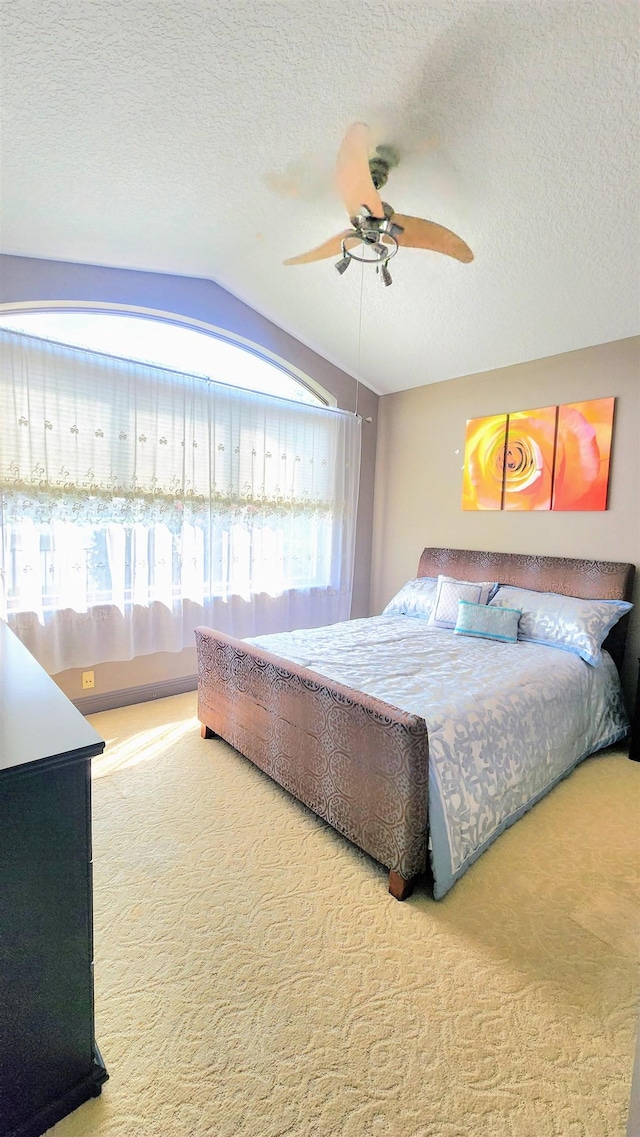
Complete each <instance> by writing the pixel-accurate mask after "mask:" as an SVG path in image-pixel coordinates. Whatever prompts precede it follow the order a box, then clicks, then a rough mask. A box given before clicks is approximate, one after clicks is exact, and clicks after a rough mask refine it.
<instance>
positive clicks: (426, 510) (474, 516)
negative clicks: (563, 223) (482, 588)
mask: <svg viewBox="0 0 640 1137" xmlns="http://www.w3.org/2000/svg"><path fill="white" fill-rule="evenodd" d="M606 395H615V396H616V399H617V402H616V411H615V421H614V436H613V452H612V463H611V477H610V482H609V503H608V505H609V507H608V509H607V510H606V512H602V513H553V512H549V511H545V512H539V513H524V512H523V513H518V512H504V511H502V512H501V511H497V512H478V513H476V512H463V511H462V508H461V503H460V499H461V488H462V460H463V449H464V433H465V424H466V420H467V419H469V418H475V417H477V416H480V415H488V414H497V413H500V412H503V411H518V410H526V409H528V408H530V407H539V406H547V405H550V404H557V403H568V402H577V401H579V400H583V399H597V398H602V397H604V396H606ZM639 451H640V338H631V339H625V340H618V341H616V342H615V343H608V344H601V345H599V346H597V347H590V348H584V349H582V350H581V351H573V352H568V353H566V354H564V355H557V356H552V357H550V358H548V359H537V360H534V361H532V362H531V363H523V364H518V365H516V366H513V367H504V368H500V370H498V371H489V372H484V373H482V374H478V375H469V376H465V377H464V378H461V379H452V380H450V381H449V382H447V383H436V384H431V385H429V386H426V387H417V388H415V389H413V390H410V391H403V392H401V393H398V394H394V395H385V396H384V397H383V398H382V399H381V400H380V412H379V421H378V458H377V467H376V487H375V505H374V536H373V558H372V592H371V600H372V606H371V611H372V612H374V613H375V612H379V611H381V609H382V607H383V606H384V605H385V604H386V603H387V601H388V600H389V598H390V597H391V596H392V595H393V594H394V592H395V591H397V589H398V588H399V587H400V585H401V584H402V583H403V582H404V581H405V580H408V579H409V577H411V576H415V573H416V568H417V564H418V558H419V556H420V551H421V550H422V548H423V547H424V546H425V545H435V546H439V545H442V546H451V547H454V548H460V549H488V550H495V551H497V552H510V553H539V554H545V553H546V554H548V555H550V556H575V557H590V558H594V559H599V560H611V561H632V562H634V563H635V564H636V565H638V566H639V568H638V570H637V575H636V587H635V596H634V601H635V604H636V608H635V610H634V612H633V613H632V621H631V625H630V634H629V640H628V644H627V656H626V662H625V674H624V680H625V687H626V690H627V692H628V693H629V692H630V690H631V686H632V683H633V682H635V675H636V674H637V658H638V654H639V653H640V463H639V456H638V455H639Z"/></svg>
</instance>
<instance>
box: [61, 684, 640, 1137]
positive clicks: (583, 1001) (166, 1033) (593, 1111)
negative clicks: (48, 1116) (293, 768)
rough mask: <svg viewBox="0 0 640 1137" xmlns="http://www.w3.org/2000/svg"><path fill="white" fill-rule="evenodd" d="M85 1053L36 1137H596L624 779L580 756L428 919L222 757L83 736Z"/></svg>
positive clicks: (630, 1012) (278, 795) (185, 745)
mask: <svg viewBox="0 0 640 1137" xmlns="http://www.w3.org/2000/svg"><path fill="white" fill-rule="evenodd" d="M92 722H93V723H94V725H95V727H96V728H97V730H98V731H99V732H100V733H101V735H102V736H103V737H104V738H105V739H106V740H107V743H108V746H107V749H106V751H105V755H104V756H103V758H102V759H98V760H96V761H95V762H94V861H95V864H94V880H95V984H96V1034H97V1038H98V1043H99V1045H100V1047H101V1050H102V1053H103V1056H104V1059H105V1061H106V1064H107V1067H108V1070H109V1074H110V1080H109V1081H108V1082H107V1084H106V1086H105V1087H104V1090H103V1093H102V1096H101V1097H100V1098H98V1099H96V1100H95V1101H92V1102H89V1103H87V1104H86V1105H84V1106H82V1107H81V1108H80V1109H79V1110H77V1111H76V1112H75V1113H74V1114H73V1115H71V1116H70V1117H69V1118H66V1119H65V1120H64V1121H62V1122H60V1123H59V1124H58V1125H56V1126H55V1127H54V1128H53V1129H52V1130H51V1131H50V1133H52V1134H54V1135H55V1137H81V1135H82V1137H84V1135H89V1134H91V1137H204V1135H207V1137H281V1135H285V1134H286V1135H291V1137H494V1135H495V1137H612V1135H616V1137H618V1135H622V1134H624V1131H625V1124H626V1116H627V1108H628V1101H629V1091H630V1079H631V1068H632V1055H633V1049H634V1036H635V1028H636V1024H637V1003H636V997H637V991H638V968H637V945H638V911H639V908H638V888H637V886H638V864H639V863H640V856H639V854H640V836H639V834H640V825H639V821H640V797H639V787H640V766H638V765H636V764H634V763H631V762H629V761H628V759H627V758H626V757H625V756H624V753H623V752H622V751H619V752H617V753H612V752H609V753H608V754H606V755H604V756H600V757H596V758H593V759H590V760H589V761H587V762H586V763H585V764H584V765H583V766H582V767H580V768H579V769H578V770H577V771H576V772H575V773H574V774H573V775H572V777H571V778H570V779H569V780H567V781H566V782H564V783H563V784H561V785H560V786H559V787H557V788H556V789H555V790H554V791H553V793H552V794H551V795H550V796H549V797H547V798H546V799H545V800H544V801H543V802H541V803H540V804H539V805H537V806H536V807H535V809H534V810H533V811H532V812H531V813H529V814H528V815H527V816H526V817H524V818H523V819H522V820H521V821H520V822H519V823H518V824H517V825H516V826H515V827H514V828H513V829H511V830H510V831H509V832H508V833H506V834H504V835H503V836H502V837H501V838H500V840H499V841H498V842H497V843H496V844H495V845H494V846H493V847H492V848H491V849H490V850H489V851H488V852H487V853H486V854H485V856H484V857H482V858H481V860H480V861H479V862H478V863H477V864H476V865H475V866H474V867H473V868H472V869H471V871H470V872H469V873H468V874H467V875H466V877H465V878H464V879H463V880H462V881H460V882H459V883H458V884H457V885H456V886H455V888H454V889H453V890H452V892H451V893H450V894H449V895H448V896H447V897H446V898H445V900H443V901H440V902H438V903H436V902H434V901H433V900H432V899H431V898H430V896H429V895H428V892H427V891H426V889H420V888H419V889H418V890H417V892H416V893H415V894H414V896H413V897H412V898H411V899H410V900H408V901H406V902H405V903H404V904H399V903H398V902H397V901H395V900H393V899H392V898H391V897H390V896H389V895H388V893H387V891H386V873H385V871H384V870H383V869H382V868H381V867H380V866H379V865H377V864H375V863H374V862H372V861H371V860H369V859H368V858H367V857H365V856H364V855H363V854H361V853H360V852H358V851H357V850H356V849H354V848H353V847H352V846H351V845H349V844H348V843H347V842H346V841H345V840H343V839H342V838H340V837H338V836H337V835H336V834H335V833H334V832H333V831H332V830H331V829H329V828H328V827H327V826H325V825H324V824H323V823H321V822H319V821H318V820H317V819H316V818H315V817H313V815H312V814H311V813H309V812H308V811H307V810H305V809H304V808H302V807H301V806H300V805H298V804H297V803H296V802H294V801H293V800H292V799H291V798H290V797H289V796H288V795H287V794H286V793H285V792H284V791H282V790H280V789H279V788H278V787H276V786H275V785H274V784H273V783H272V782H270V781H269V780H268V779H267V778H266V777H265V776H264V775H263V774H261V773H260V771H258V770H257V769H255V768H254V767H253V766H251V765H250V764H249V763H248V762H246V761H245V760H244V759H242V758H241V757H239V755H237V754H236V753H235V752H234V751H232V750H231V749H230V748H229V747H227V746H226V745H225V744H224V743H222V742H220V741H217V740H215V741H208V742H205V741H203V740H202V739H201V738H200V733H199V728H198V724H197V722H196V721H195V695H193V694H187V695H179V696H176V697H175V698H171V699H164V700H162V701H160V702H156V703H145V704H142V705H139V706H134V707H127V708H124V709H123V710H121V711H109V712H106V713H104V714H99V715H94V716H93V718H92Z"/></svg>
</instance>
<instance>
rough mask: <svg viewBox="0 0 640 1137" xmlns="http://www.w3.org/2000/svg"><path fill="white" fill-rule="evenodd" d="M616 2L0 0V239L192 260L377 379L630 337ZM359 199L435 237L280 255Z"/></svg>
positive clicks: (484, 365)
mask: <svg viewBox="0 0 640 1137" xmlns="http://www.w3.org/2000/svg"><path fill="white" fill-rule="evenodd" d="M639 12H640V9H639V8H638V5H637V3H636V0H631V2H626V0H515V2H514V0H395V2H394V3H393V4H390V3H386V2H382V0H316V2H315V3H309V2H308V0H216V2H215V3H214V2H213V0H212V2H211V3H207V2H205V0H185V2H175V3H164V2H163V3H156V2H154V0H110V2H109V3H87V2H83V0H8V2H7V3H6V4H5V5H4V6H3V17H2V18H3V22H4V24H5V27H4V31H3V35H2V40H1V47H0V51H1V54H2V59H1V63H2V70H3V74H4V79H3V85H4V94H3V131H2V202H1V205H2V225H1V230H0V244H1V251H3V252H5V253H13V254H19V255H23V256H31V257H42V258H52V259H58V260H70V261H79V262H86V263H92V264H104V265H111V266H119V267H126V268H136V269H147V270H152V271H157V272H165V273H177V274H181V275H188V276H199V277H207V278H211V279H213V280H215V281H217V282H218V283H219V284H221V285H223V286H224V287H225V288H227V289H229V290H230V291H231V292H232V293H234V294H235V295H236V296H238V297H240V298H241V299H242V300H244V301H245V302H246V303H247V304H250V305H251V306H252V307H253V308H255V309H257V310H258V311H259V312H261V313H263V314H264V315H265V316H267V317H269V318H270V319H271V320H273V321H274V322H275V323H276V324H278V325H280V326H281V327H283V328H285V329H286V330H287V331H289V332H291V333H292V334H293V335H295V336H297V338H298V339H300V340H302V341H303V342H305V343H306V344H308V345H309V346H311V347H312V348H314V349H315V350H316V351H318V352H320V353H321V354H322V355H324V356H326V357H327V358H328V359H330V360H332V361H333V362H334V363H336V364H338V365H339V366H341V367H343V368H344V369H345V370H346V371H349V372H351V373H352V374H358V375H359V377H360V378H361V379H362V380H363V381H364V382H366V383H368V384H369V386H371V387H373V389H374V390H377V391H379V392H382V393H384V392H390V391H396V390H402V389H405V388H408V387H414V386H418V385H421V384H425V383H432V382H438V381H442V380H446V379H450V378H453V377H455V376H458V375H464V374H469V373H472V372H476V371H484V370H488V369H491V368H495V367H500V366H505V365H508V364H512V363H517V362H520V361H523V360H528V359H534V358H539V357H542V356H547V355H553V354H556V353H559V352H565V351H570V350H573V349H575V348H580V347H584V346H587V345H590V344H596V343H602V342H606V341H608V340H615V339H620V338H623V337H625V336H629V335H633V334H636V333H637V332H638V331H639V330H640V329H639V319H638V314H639V303H638V300H639V266H640V251H639V235H640V226H639V223H638V222H639V217H640V209H639V201H638V189H639V186H640V179H639V178H638V173H639V171H638V153H640V138H639V137H638V133H639V132H638V125H639V108H638V90H637V86H636V82H637V81H636V78H635V73H634V67H635V65H636V64H637V53H638V43H639V39H640V36H639V27H638V18H639ZM355 121H364V122H367V123H368V124H369V126H370V127H371V131H372V138H373V141H374V143H377V142H386V143H392V144H394V145H395V146H396V147H397V149H398V151H399V153H400V164H399V166H398V167H397V169H395V170H393V171H392V172H391V174H390V177H389V182H388V184H387V186H386V187H385V189H384V192H383V195H382V196H383V197H384V198H385V200H388V201H390V202H391V203H392V205H393V206H394V207H395V209H396V210H398V212H400V213H406V214H414V215H417V216H421V217H427V218H431V219H432V220H435V221H438V222H440V223H441V224H443V225H446V226H448V227H449V228H451V229H453V230H455V232H457V233H459V234H460V235H461V236H462V237H464V239H465V240H466V241H467V243H468V244H469V245H470V246H471V248H472V249H473V251H474V253H475V260H474V262H473V263H472V264H461V263H459V262H457V261H454V260H452V259H450V258H448V257H445V256H441V255H438V254H435V253H431V252H425V251H421V250H414V249H401V250H400V252H399V253H398V255H397V257H396V258H395V259H394V260H393V261H392V262H391V265H390V267H391V269H392V275H393V278H394V283H393V285H392V286H391V287H388V288H384V287H383V285H382V284H381V281H380V278H379V276H376V274H375V270H374V269H373V268H371V267H367V268H366V269H364V270H361V269H360V268H359V266H356V265H352V266H351V268H350V271H349V272H347V273H345V275H344V276H340V275H339V274H338V273H337V272H336V270H335V268H334V260H323V261H320V262H317V263H315V264H312V265H305V266H296V267H284V266H283V265H282V263H281V262H282V261H283V259H285V258H286V257H290V256H293V255H295V254H296V253H301V252H304V251H305V250H306V249H309V248H311V247H313V246H314V245H317V244H319V243H321V242H322V241H324V240H325V239H326V238H328V237H330V236H331V235H332V234H335V233H338V232H339V231H340V230H342V229H343V228H345V226H346V225H348V220H347V217H346V214H345V211H344V207H343V205H342V203H341V201H340V198H339V196H338V193H337V189H336V187H335V184H334V175H333V165H334V161H335V156H336V152H337V150H338V147H339V145H340V141H341V139H342V136H343V134H344V132H345V130H346V128H347V127H348V126H349V125H350V124H351V123H353V122H355Z"/></svg>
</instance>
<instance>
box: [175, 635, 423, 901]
mask: <svg viewBox="0 0 640 1137" xmlns="http://www.w3.org/2000/svg"><path fill="white" fill-rule="evenodd" d="M196 646H197V651H198V718H199V720H200V722H201V724H202V727H203V731H202V733H203V735H204V736H205V737H206V732H207V730H208V731H209V732H213V733H214V734H217V735H220V737H221V738H224V739H225V741H226V742H228V743H230V745H231V746H233V747H235V749H236V750H239V751H240V753H241V754H243V755H244V756H245V757H246V758H249V759H250V760H251V761H252V762H253V763H255V765H256V766H259V767H260V769H261V770H264V772H265V773H266V774H268V775H269V776H270V777H271V778H273V779H274V781H276V782H278V784H279V785H281V786H283V788H284V789H286V790H288V791H289V793H291V794H293V795H294V797H296V798H298V799H299V801H301V802H303V803H304V805H306V806H308V807H309V808H310V809H312V810H313V812H314V813H316V814H318V816H319V817H322V818H323V819H324V820H325V821H327V822H329V824H330V825H332V826H333V827H334V828H335V829H337V830H338V831H339V832H340V833H343V834H344V835H345V836H346V837H348V838H349V840H350V841H353V843H354V844H355V845H358V846H359V847H360V848H361V849H363V850H364V851H365V852H366V853H368V854H369V855H370V856H372V857H373V858H374V859H375V860H377V861H379V862H380V863H381V864H383V865H386V867H387V868H388V869H389V870H390V877H389V884H390V891H391V892H392V893H393V895H394V896H397V898H398V899H404V897H405V896H407V895H409V892H410V890H411V885H410V882H411V881H412V879H413V878H414V877H415V876H417V875H418V874H419V873H421V872H424V870H425V868H426V861H427V792H428V757H429V747H428V738H427V728H426V724H425V722H424V719H421V718H419V717H418V716H417V715H412V714H407V713H405V712H403V711H400V710H398V709H397V708H395V707H391V706H389V705H388V704H387V703H384V702H382V701H381V700H379V699H373V698H371V697H370V696H368V695H364V694H361V693H360V692H358V691H354V690H352V689H351V688H349V687H344V686H342V685H341V684H339V683H334V682H332V681H331V680H329V679H325V678H324V677H323V676H322V675H318V674H317V673H316V672H313V671H310V670H307V669H306V668H304V667H299V666H298V665H296V664H294V663H291V662H290V661H288V660H285V659H281V658H280V657H279V656H276V655H272V654H271V653H270V652H267V651H263V650H262V649H260V648H257V647H255V646H253V645H252V644H247V643H245V642H244V641H242V640H238V639H234V637H232V636H228V635H226V634H225V633H223V632H217V631H214V630H213V629H211V628H204V627H200V628H196Z"/></svg>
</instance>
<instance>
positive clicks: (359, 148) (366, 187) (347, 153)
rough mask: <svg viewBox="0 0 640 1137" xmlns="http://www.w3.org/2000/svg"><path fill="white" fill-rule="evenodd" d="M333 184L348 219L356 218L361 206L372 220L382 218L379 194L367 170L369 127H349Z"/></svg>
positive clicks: (337, 162)
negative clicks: (336, 187) (334, 183)
mask: <svg viewBox="0 0 640 1137" xmlns="http://www.w3.org/2000/svg"><path fill="white" fill-rule="evenodd" d="M336 183H337V186H338V190H339V193H340V197H341V198H342V200H343V202H344V204H345V206H346V208H347V213H348V214H349V217H357V215H358V214H359V213H361V212H362V206H363V205H366V207H367V209H368V210H369V212H370V213H371V214H373V216H374V217H384V210H383V208H382V201H381V200H380V195H379V193H378V191H377V189H376V187H375V186H374V184H373V182H372V180H371V173H370V171H369V127H368V126H366V125H365V124H364V123H363V122H354V124H353V126H350V127H349V129H348V131H347V133H346V134H345V136H344V138H343V139H342V144H341V146H340V149H339V151H338V157H337V160H336Z"/></svg>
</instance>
